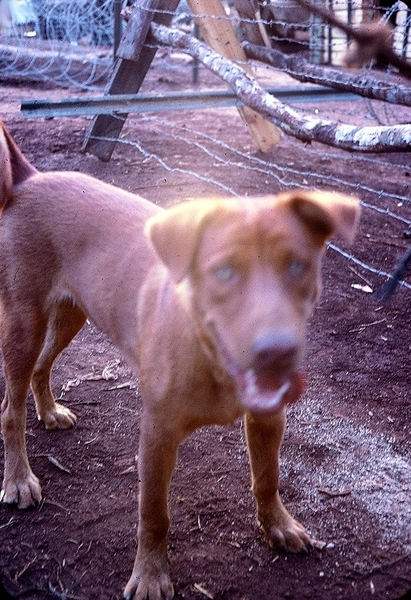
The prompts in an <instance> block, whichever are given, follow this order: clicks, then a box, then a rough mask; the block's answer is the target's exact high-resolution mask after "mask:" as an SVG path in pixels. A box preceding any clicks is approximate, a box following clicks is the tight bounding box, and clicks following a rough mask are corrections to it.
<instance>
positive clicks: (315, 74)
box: [242, 42, 411, 106]
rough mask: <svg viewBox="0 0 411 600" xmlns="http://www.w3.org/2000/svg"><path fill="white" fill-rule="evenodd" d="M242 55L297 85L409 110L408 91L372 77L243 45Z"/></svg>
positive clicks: (410, 91) (410, 100)
mask: <svg viewBox="0 0 411 600" xmlns="http://www.w3.org/2000/svg"><path fill="white" fill-rule="evenodd" d="M242 45H243V48H244V52H245V53H246V55H247V56H248V57H249V58H254V59H256V60H260V61H262V62H264V63H267V64H269V65H271V66H272V67H275V68H276V69H280V70H281V71H284V72H285V73H288V75H291V77H294V79H298V80H299V81H304V82H310V83H317V84H320V85H326V86H328V87H332V88H334V89H337V90H343V91H346V92H353V93H354V94H358V95H359V96H364V97H365V98H371V99H372V100H383V101H384V102H390V103H392V104H402V105H404V106H411V89H410V88H409V87H406V86H405V85H392V84H389V83H386V82H384V81H378V79H376V78H375V77H366V76H364V75H351V74H349V73H344V72H343V71H341V70H340V69H332V68H331V67H323V66H318V65H313V64H312V63H310V62H308V61H307V60H306V59H305V58H303V57H302V56H298V55H295V54H294V55H293V54H291V55H286V54H283V53H282V52H279V51H278V50H273V49H269V48H264V47H263V46H257V45H256V44H250V42H243V44H242Z"/></svg>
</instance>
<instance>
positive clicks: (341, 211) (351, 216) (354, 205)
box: [278, 190, 360, 244]
mask: <svg viewBox="0 0 411 600" xmlns="http://www.w3.org/2000/svg"><path fill="white" fill-rule="evenodd" d="M278 202H279V204H280V205H281V204H283V205H284V206H286V207H287V208H289V209H290V210H292V211H294V212H295V213H296V214H297V215H298V216H299V217H300V218H301V219H302V221H303V222H304V224H305V225H306V226H307V227H308V228H309V230H310V233H311V234H312V235H314V237H315V238H317V239H318V241H319V243H320V244H324V243H325V242H326V241H327V240H328V239H329V238H330V237H332V236H333V235H334V234H337V235H338V236H340V237H341V238H343V239H344V240H346V241H348V242H351V241H352V240H353V238H354V235H355V231H356V228H357V224H358V220H359V217H360V202H359V200H358V198H354V197H351V196H345V195H343V194H337V193H334V192H320V191H307V190H295V191H292V192H287V193H285V194H282V195H281V196H279V198H278Z"/></svg>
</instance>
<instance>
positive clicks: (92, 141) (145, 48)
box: [82, 0, 179, 161]
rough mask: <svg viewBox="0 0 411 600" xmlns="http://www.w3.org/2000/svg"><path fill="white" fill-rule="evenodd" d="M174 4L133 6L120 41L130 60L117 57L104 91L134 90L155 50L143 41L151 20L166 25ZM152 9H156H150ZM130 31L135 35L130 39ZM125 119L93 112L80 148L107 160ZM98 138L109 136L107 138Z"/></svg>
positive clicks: (153, 1)
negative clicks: (93, 114)
mask: <svg viewBox="0 0 411 600" xmlns="http://www.w3.org/2000/svg"><path fill="white" fill-rule="evenodd" d="M178 4H179V0H144V8H145V10H143V11H139V7H138V6H137V7H136V9H135V10H134V11H133V12H132V14H131V17H130V19H129V22H128V23H127V26H126V28H125V31H124V36H123V37H124V38H125V42H124V44H123V43H122V42H121V43H120V47H121V48H122V53H123V54H126V53H127V52H129V55H130V56H133V60H130V59H127V58H121V57H119V58H117V60H116V61H115V63H114V66H113V69H112V71H111V74H110V77H109V80H108V82H107V85H106V89H105V92H104V93H105V94H106V95H111V94H136V93H137V92H138V90H139V89H140V87H141V84H142V83H143V81H144V78H145V76H146V74H147V71H148V69H149V68H150V65H151V63H152V60H153V58H154V56H155V54H156V51H157V49H156V48H155V47H152V46H149V45H145V42H146V38H147V35H149V34H148V33H147V32H148V30H149V27H150V24H151V22H152V20H154V21H155V22H156V23H159V24H160V25H169V24H170V23H171V19H172V17H173V12H174V11H175V10H176V8H177V6H178ZM155 10H158V11H159V12H158V13H155V12H153V11H155ZM133 35H137V38H136V39H133ZM143 38H144V39H143ZM126 119H127V113H121V114H120V113H118V114H116V115H96V116H95V117H94V119H93V120H92V121H91V124H90V126H89V128H88V130H87V132H86V136H85V140H84V143H83V148H82V151H83V152H89V153H91V154H94V155H95V156H97V157H98V158H99V159H100V160H103V161H108V160H110V158H111V155H112V153H113V150H114V147H115V145H116V141H117V139H118V137H119V135H120V133H121V130H122V128H123V125H124V123H125V121H126ZM99 138H110V139H111V141H109V140H104V139H99Z"/></svg>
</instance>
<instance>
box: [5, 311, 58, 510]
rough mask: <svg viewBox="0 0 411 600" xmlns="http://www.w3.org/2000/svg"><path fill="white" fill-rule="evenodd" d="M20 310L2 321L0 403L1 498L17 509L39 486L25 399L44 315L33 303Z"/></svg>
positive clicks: (35, 496) (29, 502) (34, 499)
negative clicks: (2, 388)
mask: <svg viewBox="0 0 411 600" xmlns="http://www.w3.org/2000/svg"><path fill="white" fill-rule="evenodd" d="M20 308H21V309H22V310H21V311H18V312H17V311H14V312H13V311H9V312H8V311H4V313H3V316H2V322H1V332H2V353H3V368H4V375H5V379H6V392H5V396H4V400H3V402H2V405H1V413H2V415H1V425H2V431H3V439H4V455H5V456H4V480H3V489H2V492H1V500H2V501H3V502H5V503H7V504H16V505H17V506H18V507H19V508H27V507H29V506H33V505H36V504H37V503H38V502H40V500H41V487H40V484H39V481H38V479H37V477H36V476H35V475H34V473H33V472H32V470H31V468H30V465H29V460H28V457H27V449H26V437H25V433H26V412H27V410H26V401H27V394H28V391H29V386H30V380H31V376H32V373H33V369H34V365H35V364H36V360H37V357H38V356H39V354H40V350H41V345H42V343H43V340H44V336H45V331H46V324H47V318H46V316H45V315H44V314H42V313H41V312H40V311H39V310H36V309H35V307H34V302H33V303H31V304H30V305H28V303H26V305H25V306H20Z"/></svg>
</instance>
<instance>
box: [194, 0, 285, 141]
mask: <svg viewBox="0 0 411 600" xmlns="http://www.w3.org/2000/svg"><path fill="white" fill-rule="evenodd" d="M187 4H188V5H189V7H190V9H191V11H192V13H193V16H194V18H195V20H196V23H197V24H198V27H199V30H200V32H201V35H202V37H203V39H204V41H205V43H206V44H207V45H208V46H210V48H212V49H213V50H215V52H218V53H219V54H221V55H222V56H224V57H225V58H228V59H229V60H232V61H237V62H241V63H243V64H241V68H242V69H243V70H244V71H246V73H249V74H252V69H251V67H250V66H249V65H247V64H246V63H247V57H246V55H245V52H244V50H243V49H242V47H241V44H240V42H239V40H238V39H237V36H236V34H235V31H234V27H233V25H232V23H231V21H230V20H229V19H228V18H227V15H226V13H225V10H224V8H223V6H222V4H221V1H220V0H187ZM238 111H239V113H240V115H241V117H242V119H243V120H244V122H245V124H246V126H247V127H248V130H249V132H250V135H251V137H252V139H253V141H254V143H255V144H256V146H257V148H258V149H259V150H261V151H262V152H268V151H269V150H270V149H271V148H272V147H273V146H275V145H276V144H278V142H280V140H281V131H280V129H279V128H278V127H276V126H275V125H274V124H273V123H271V122H270V121H267V120H266V119H264V117H263V116H262V115H260V114H259V113H258V112H255V111H254V110H253V109H251V108H249V107H248V106H243V107H240V108H239V109H238Z"/></svg>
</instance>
